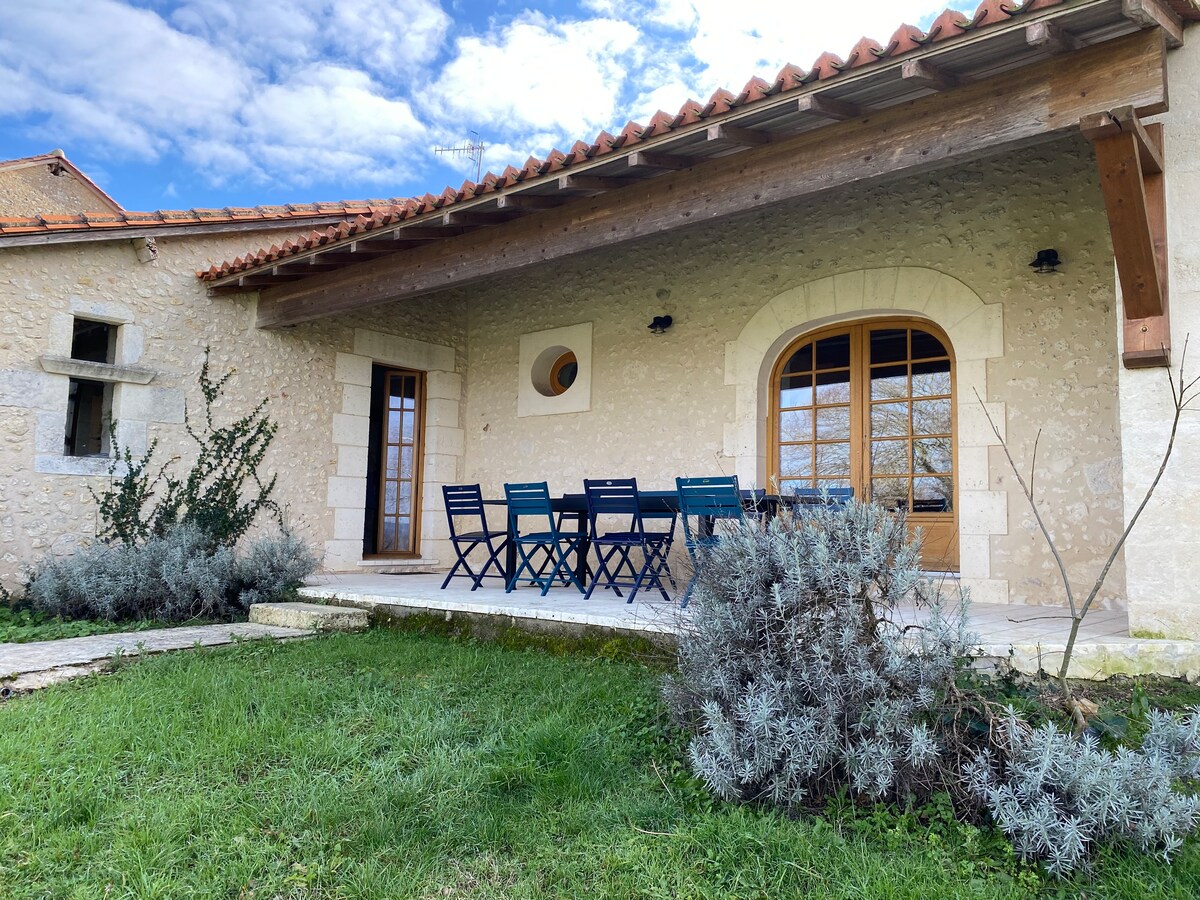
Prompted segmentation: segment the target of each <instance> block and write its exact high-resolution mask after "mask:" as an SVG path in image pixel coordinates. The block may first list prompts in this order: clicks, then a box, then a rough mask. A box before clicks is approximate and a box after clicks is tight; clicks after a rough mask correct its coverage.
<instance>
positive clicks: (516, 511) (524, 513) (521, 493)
mask: <svg viewBox="0 0 1200 900" xmlns="http://www.w3.org/2000/svg"><path fill="white" fill-rule="evenodd" d="M504 499H505V500H506V501H507V502H508V521H509V525H510V531H511V532H512V533H513V534H515V535H518V536H519V535H520V534H521V519H522V518H523V517H527V518H542V517H544V518H545V519H546V528H545V530H546V531H549V532H552V533H554V534H557V533H558V529H557V528H555V526H554V509H553V507H552V506H551V505H550V485H549V484H547V483H546V482H544V481H529V482H522V483H519V484H506V485H504ZM537 530H539V531H540V530H542V529H540V528H539V529H537Z"/></svg>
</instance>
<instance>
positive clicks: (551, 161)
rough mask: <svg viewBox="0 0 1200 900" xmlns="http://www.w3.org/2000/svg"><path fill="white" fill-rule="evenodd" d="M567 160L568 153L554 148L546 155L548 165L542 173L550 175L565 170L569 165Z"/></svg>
mask: <svg viewBox="0 0 1200 900" xmlns="http://www.w3.org/2000/svg"><path fill="white" fill-rule="evenodd" d="M567 159H568V157H567V154H566V153H563V151H561V150H559V149H558V148H557V147H554V148H553V149H551V151H550V152H549V153H547V154H546V165H545V166H544V167H543V169H542V173H543V174H549V173H551V172H557V171H558V170H559V169H563V168H565V167H566V166H568V165H569V163H568V162H567Z"/></svg>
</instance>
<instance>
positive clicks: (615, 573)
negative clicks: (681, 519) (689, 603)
mask: <svg viewBox="0 0 1200 900" xmlns="http://www.w3.org/2000/svg"><path fill="white" fill-rule="evenodd" d="M583 490H584V493H585V494H586V495H587V506H588V528H589V532H590V535H591V542H592V546H593V547H595V548H596V561H597V565H596V574H595V576H594V577H593V578H592V582H591V584H589V585H588V589H587V593H585V594H584V597H585V598H587V597H591V596H592V592H593V591H595V590H596V588H597V587H603V588H604V589H605V590H609V589H611V590H612V591H613V592H614V593H615V594H616V595H617V596H618V597H620V596H622V594H621V588H623V587H627V588H630V593H629V597H628V598H627V600H626V602H627V603H632V602H633V598H634V597H636V596H637V592H638V591H639V590H641V589H642V586H643V585H645V586H646V587H651V588H657V589H658V591H659V593H660V594H662V598H663V599H664V600H667V601H669V600H670V599H671V598H670V596H669V595H668V594H667V591H666V589H665V588H664V587H663V584H662V570H663V565H664V563H665V559H664V557H663V544H664V543H665V542H666V540H667V534H666V532H654V531H651V532H647V531H646V528H645V524H644V523H643V521H642V510H641V501H640V499H639V498H638V489H637V479H636V478H609V479H604V480H587V481H584V483H583ZM601 517H605V518H607V519H612V518H616V519H617V521H618V524H619V527H618V529H617V530H616V531H601V530H600V518H601ZM672 531H673V529H672ZM635 550H636V551H640V553H641V558H640V559H639V561H638V562H637V563H635V562H634V558H633V554H634V551H635ZM624 569H628V571H629V576H630V577H623V575H622V570H624Z"/></svg>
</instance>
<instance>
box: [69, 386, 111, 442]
mask: <svg viewBox="0 0 1200 900" xmlns="http://www.w3.org/2000/svg"><path fill="white" fill-rule="evenodd" d="M111 420H112V385H109V384H105V383H104V382H103V381H86V380H84V379H82V378H72V379H71V381H70V387H69V389H68V392H67V433H66V441H65V443H64V445H63V453H64V454H66V455H67V456H107V455H108V427H109V424H110V422H111Z"/></svg>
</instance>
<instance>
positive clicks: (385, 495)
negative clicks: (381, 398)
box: [378, 370, 422, 553]
mask: <svg viewBox="0 0 1200 900" xmlns="http://www.w3.org/2000/svg"><path fill="white" fill-rule="evenodd" d="M421 377H422V376H421V373H420V372H407V371H403V370H397V371H392V372H388V373H387V376H386V381H385V386H386V397H385V404H386V408H385V410H384V421H383V423H382V425H383V446H382V455H383V460H384V465H383V466H382V467H381V472H380V477H381V479H382V485H381V487H382V490H381V491H380V505H379V548H378V549H379V552H380V553H416V552H417V550H418V516H419V514H420V509H421V507H420V460H421V449H420V441H421V398H422V384H421Z"/></svg>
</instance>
